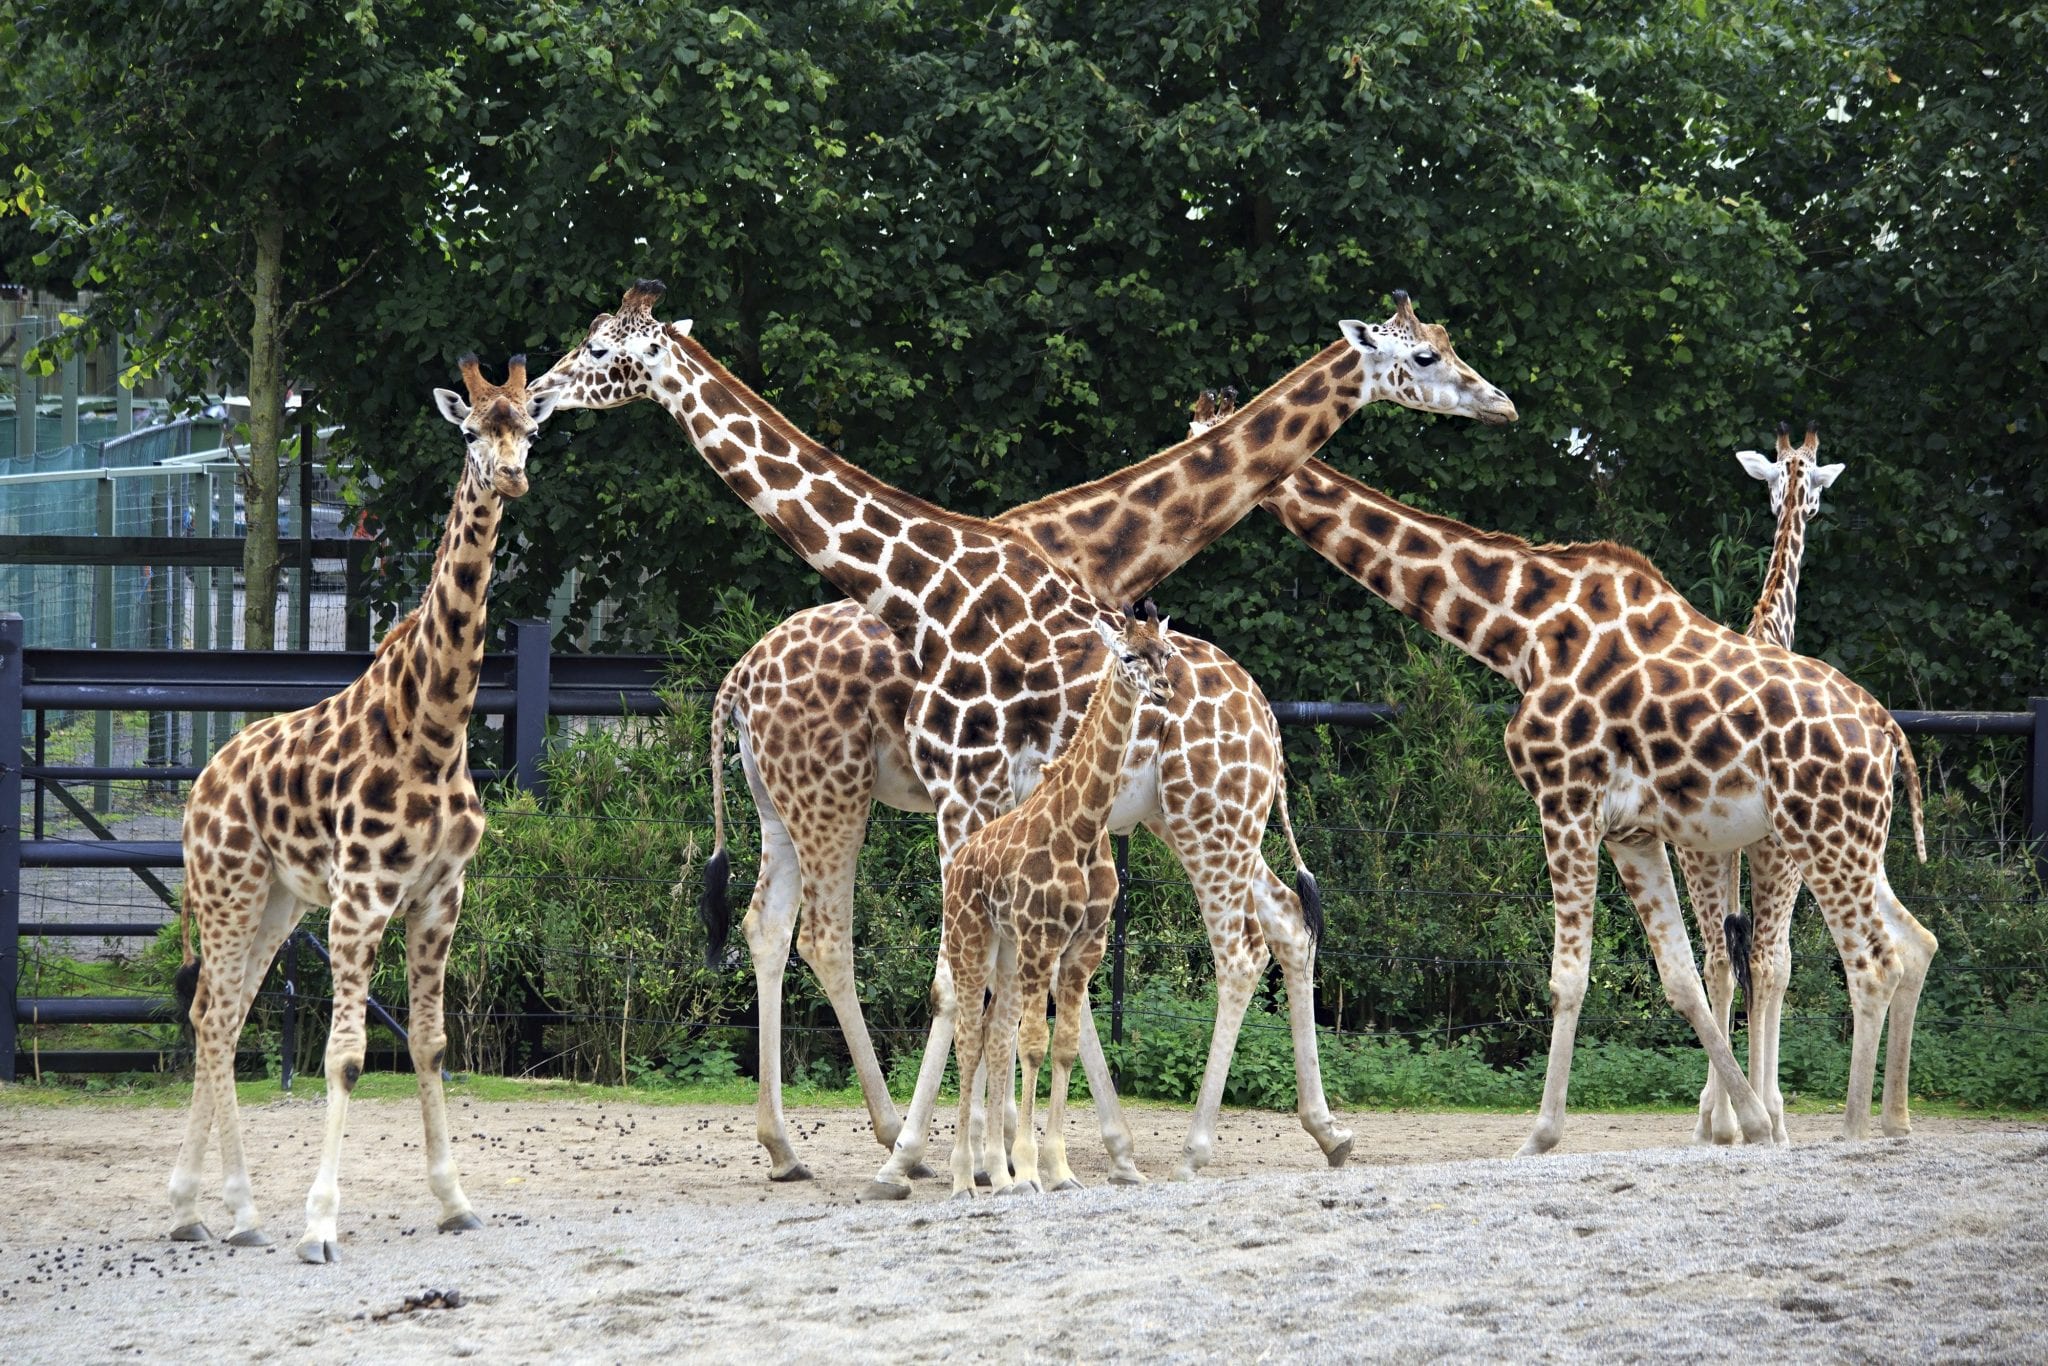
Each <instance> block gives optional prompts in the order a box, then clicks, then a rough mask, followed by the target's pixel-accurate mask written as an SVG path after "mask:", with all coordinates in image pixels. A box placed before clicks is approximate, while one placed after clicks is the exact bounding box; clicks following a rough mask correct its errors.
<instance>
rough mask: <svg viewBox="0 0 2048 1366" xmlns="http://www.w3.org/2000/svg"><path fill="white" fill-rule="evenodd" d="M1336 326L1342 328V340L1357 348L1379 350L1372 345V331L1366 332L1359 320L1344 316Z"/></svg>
mask: <svg viewBox="0 0 2048 1366" xmlns="http://www.w3.org/2000/svg"><path fill="white" fill-rule="evenodd" d="M1337 326H1338V327H1340V328H1342V329H1344V340H1345V341H1348V342H1350V343H1351V344H1352V345H1353V346H1355V347H1357V348H1358V349H1359V350H1361V351H1377V350H1379V347H1377V346H1375V345H1373V340H1372V333H1370V332H1368V331H1367V330H1366V327H1365V324H1364V323H1362V322H1360V321H1359V320H1358V319H1356V318H1346V319H1345V320H1344V321H1342V322H1340V323H1338V324H1337Z"/></svg>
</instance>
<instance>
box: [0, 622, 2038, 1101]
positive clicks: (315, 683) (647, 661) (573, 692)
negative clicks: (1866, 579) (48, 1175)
mask: <svg viewBox="0 0 2048 1366" xmlns="http://www.w3.org/2000/svg"><path fill="white" fill-rule="evenodd" d="M507 635H508V637H509V639H508V642H507V643H508V645H509V649H508V650H507V651H505V652H504V653H497V654H491V655H488V656H486V659H485V663H484V668H483V675H482V679H481V683H480V686H479V689H478V696H477V707H476V710H477V712H478V713H479V714H480V715H483V716H502V717H503V718H504V721H503V737H504V740H503V743H504V749H503V761H502V766H501V767H497V768H487V769H477V770H475V776H476V777H477V779H478V780H479V782H484V781H492V780H498V779H509V780H511V781H513V782H515V783H517V784H518V785H520V786H521V787H524V788H527V789H529V790H532V791H535V792H539V791H540V790H541V789H542V787H543V785H544V777H543V773H542V769H541V757H542V752H543V747H544V745H545V743H546V738H547V721H548V718H549V717H550V716H570V717H579V716H580V717H613V718H615V717H619V716H621V715H652V714H656V713H658V712H660V711H661V710H662V709H663V707H664V705H665V704H664V702H663V701H662V699H661V698H660V696H659V695H658V694H657V689H658V687H659V686H660V685H661V683H662V681H663V678H664V675H665V673H666V671H667V661H666V660H664V659H663V658H661V657H657V656H588V655H560V654H555V653H553V652H552V651H551V649H550V647H549V640H548V627H547V624H546V623H545V622H539V621H520V622H514V623H513V624H512V625H511V626H510V628H509V629H508V631H507ZM369 659H370V655H369V654H368V653H367V652H350V653H318V654H309V653H288V652H208V651H180V652H164V651H113V650H27V649H25V648H24V645H23V636H22V624H21V620H20V618H19V617H13V616H4V615H0V1077H5V1078H6V1079H9V1080H12V1079H13V1078H14V1077H15V1076H16V1075H17V1072H18V1070H26V1069H27V1068H28V1067H29V1066H31V1065H34V1066H35V1067H37V1069H38V1070H40V1071H53V1072H61V1071H108V1070H129V1069H138V1068H139V1069H148V1068H150V1067H152V1066H155V1065H158V1064H159V1063H160V1062H161V1055H160V1054H156V1053H150V1052H142V1051H137V1050H68V1051H41V1052H40V1053H39V1054H38V1056H37V1057H35V1058H34V1059H33V1060H31V1059H30V1058H29V1057H28V1056H27V1055H25V1054H23V1053H21V1052H19V1050H18V1048H17V1032H18V1028H19V1026H20V1025H22V1024H36V1023H40V1024H125V1025H144V1024H154V1023H162V1022H165V1021H168V1020H169V1019H171V1017H172V1007H171V1004H170V1002H168V1001H167V1000H164V999H161V998H155V997H133V996H130V997H110V996H104V995H100V996H93V995H69V996H25V995H23V994H21V991H20V968H21V963H22V954H21V940H22V938H23V937H25V936H26V937H34V936H39V935H42V936H63V937H66V938H79V937H84V938H90V937H100V936H124V935H125V936H153V935H155V934H156V933H157V932H158V930H159V929H160V926H161V923H162V917H161V916H157V917H152V918H149V919H144V920H134V921H115V920H109V921H88V920H64V921H42V920H30V921H26V922H24V920H23V917H22V905H23V900H22V871H23V870H24V869H58V870H64V869H73V870H90V869H125V870H129V871H130V872H132V874H133V875H134V876H135V877H136V878H138V879H141V880H142V881H143V882H144V883H145V884H146V885H148V886H149V887H150V889H151V891H152V893H153V894H154V895H155V896H156V897H158V898H160V899H161V900H162V902H163V904H164V906H165V907H169V906H171V905H172V904H173V900H174V898H173V895H172V893H171V891H170V889H169V888H168V887H167V886H166V885H165V884H164V883H163V882H162V881H161V880H160V879H158V878H157V877H156V873H155V871H154V870H158V869H169V868H178V867H180V866H181V864H182V857H181V852H180V849H179V846H178V842H177V841H176V840H173V839H157V840H137V839H118V838H114V837H113V834H112V831H111V830H110V829H109V828H108V827H106V826H105V825H103V824H102V823H100V822H98V821H97V820H96V819H95V818H94V816H93V814H92V812H91V811H90V810H89V809H88V808H87V807H86V806H85V805H83V804H81V803H80V802H78V800H77V799H76V798H75V797H73V796H71V795H70V793H69V790H68V788H67V787H66V785H67V784H74V783H104V782H109V781H120V780H128V781H133V780H137V779H147V780H156V781H163V782H177V781H181V780H189V779H191V778H194V777H197V776H198V772H199V770H198V769H197V768H196V767H177V766H172V765H164V764H156V765H146V766H143V767H132V766H130V767H122V766H115V765H82V764H65V763H52V762H49V761H48V756H47V755H46V754H45V753H44V752H43V741H44V737H45V736H46V734H47V730H46V727H45V725H44V724H43V721H44V718H45V717H46V716H48V715H49V714H52V713H63V712H82V711H107V710H127V711H147V712H158V711H193V712H213V713H226V712H235V711H266V712H269V711H287V710H292V709H295V708H299V707H303V706H307V705H310V704H311V703H313V702H316V701H318V700H320V699H321V698H324V697H326V696H329V695H331V694H332V693H334V692H336V691H337V690H339V689H340V688H342V687H344V686H346V685H347V684H348V683H350V682H352V681H353V680H354V679H355V678H356V677H357V676H358V675H359V674H360V673H361V672H362V670H363V669H364V668H365V667H366V666H367V664H368V662H369ZM1274 711H1275V714H1276V715H1277V717H1278V719H1279V720H1280V722H1281V723H1282V724H1283V725H1332V726H1343V727H1373V726H1379V725H1384V724H1386V723H1388V722H1389V721H1391V720H1392V719H1393V718H1394V717H1395V716H1396V715H1397V712H1396V709H1395V708H1393V707H1391V706H1389V705H1386V704H1381V703H1358V702H1279V703H1275V704H1274ZM1895 715H1897V717H1898V719H1899V721H1900V723H1901V725H1902V727H1903V728H1904V729H1905V730H1906V731H1907V732H1908V733H1909V734H1913V735H1964V736H2003V737H2009V738H2014V739H2022V740H2025V741H2026V742H2027V753H2026V759H2025V764H2026V771H2025V789H2024V790H2025V807H2024V810H2025V822H2026V833H2027V839H2028V847H2029V849H2030V850H2031V856H2032V857H2033V858H2034V860H2035V861H2036V865H2037V867H2039V866H2040V865H2041V864H2042V862H2043V861H2044V860H2048V698H2035V699H2032V701H2031V703H2030V706H2029V709H2028V710H2026V711H2018V712H1925V711H1919V712H1916V711H1902V712H1898V713H1895ZM25 722H33V723H34V724H33V725H29V726H25V725H24V723H25ZM24 734H26V735H27V736H28V737H30V738H28V739H26V740H25V741H23V745H24V748H23V749H20V750H15V749H13V744H14V737H17V736H23V735H24ZM24 783H27V784H30V785H31V787H30V788H29V789H27V791H26V792H25V789H24V786H23V785H24ZM26 795H32V796H33V797H34V800H33V802H25V801H24V797H25V796H26ZM46 795H47V796H49V797H50V798H51V799H52V800H55V801H57V802H58V803H59V804H60V805H61V806H63V807H64V808H65V809H66V810H68V811H69V812H70V813H71V815H72V816H73V817H75V818H77V819H78V820H79V821H81V822H82V823H83V824H84V826H85V828H86V829H87V830H88V831H90V832H91V833H92V834H93V835H95V836H96V838H89V839H79V838H75V837H52V836H50V835H48V834H47V833H46V830H45V828H44V825H45V822H44V810H45V802H44V797H45V796H46ZM24 813H26V814H24ZM24 819H26V820H27V829H26V830H24V828H23V821H24ZM24 835H26V836H27V837H26V838H24ZM1118 853H1119V873H1120V874H1122V875H1124V876H1125V878H1126V885H1128V874H1127V869H1126V866H1125V861H1124V853H1125V850H1124V848H1123V846H1122V844H1121V842H1120V844H1119V850H1118ZM302 945H303V946H304V947H305V948H306V949H307V951H309V952H313V953H324V950H323V949H322V948H321V946H320V944H319V942H318V940H317V938H315V937H314V936H312V935H311V934H310V933H302V934H300V935H295V936H294V937H293V938H292V940H291V941H289V942H288V945H287V947H286V950H285V953H284V957H285V960H286V968H287V971H286V974H285V981H284V985H283V988H282V996H283V1001H284V1006H285V1009H284V1011H283V1013H282V1021H283V1027H284V1030H285V1033H286V1036H287V1037H285V1038H284V1039H283V1040H282V1041H281V1042H282V1045H283V1051H284V1053H285V1057H286V1063H285V1065H286V1067H287V1068H289V1066H290V1059H291V1056H292V1052H293V1040H292V1039H291V1038H290V1034H291V1031H292V1028H293V1021H294V1019H295V1016H296V1009H295V1006H296V1004H297V998H296V987H295V984H294V974H293V973H292V971H291V967H292V964H293V963H294V961H295V958H296V954H297V953H298V952H299V950H300V948H301V946H302ZM1130 947H1131V942H1130V940H1129V936H1128V916H1127V911H1126V906H1125V903H1124V901H1123V899H1122V898H1120V899H1119V905H1118V914H1117V919H1116V923H1115V927H1114V930H1113V938H1112V943H1111V956H1110V962H1109V964H1108V973H1107V976H1108V979H1109V980H1108V983H1107V986H1108V996H1109V999H1108V1002H1107V1004H1108V1006H1109V1010H1110V1024H1111V1034H1112V1038H1120V1037H1121V1035H1122V1033H1123V1020H1124V1015H1125V1010H1126V995H1127V981H1126V972H1125V963H1126V955H1127V952H1128V950H1129V949H1130ZM1539 966H1540V965H1539ZM528 1005H529V1006H533V1005H534V1003H528ZM512 1014H515V1015H518V1016H519V1017H520V1021H519V1026H518V1027H521V1028H526V1029H533V1028H535V1027H536V1024H537V1022H538V1021H540V1020H542V1019H544V1018H545V1015H546V1012H545V1010H544V1009H541V1008H538V1007H535V1008H533V1009H529V1010H524V1011H515V1012H512ZM379 1022H380V1023H383V1024H384V1025H386V1026H387V1027H388V1028H390V1029H391V1030H392V1031H393V1033H395V1034H398V1035H399V1036H400V1037H401V1038H402V1037H403V1030H402V1027H401V1026H400V1024H399V1023H398V1021H397V1020H396V1019H395V1018H393V1017H392V1016H391V1015H390V1014H388V1013H384V1014H382V1015H381V1016H380V1020H379ZM785 1028H792V1026H785Z"/></svg>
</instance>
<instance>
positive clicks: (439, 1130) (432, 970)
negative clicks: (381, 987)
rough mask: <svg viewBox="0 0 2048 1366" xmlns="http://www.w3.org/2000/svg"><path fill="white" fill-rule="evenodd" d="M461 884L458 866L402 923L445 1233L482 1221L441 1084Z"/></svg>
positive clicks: (431, 1166) (416, 1056)
mask: <svg viewBox="0 0 2048 1366" xmlns="http://www.w3.org/2000/svg"><path fill="white" fill-rule="evenodd" d="M462 887H463V877H462V874H461V873H460V872H458V873H456V874H455V876H454V877H453V878H452V879H450V880H449V882H447V883H446V884H445V885H443V886H442V887H440V888H437V889H436V890H435V891H434V892H433V893H431V894H430V895H428V896H424V897H422V898H420V900H419V902H418V904H416V905H415V906H414V907H413V908H412V910H411V911H410V912H409V913H408V914H407V916H406V925H405V975H406V999H407V1001H408V1002H409V1004H410V1006H411V1020H410V1028H409V1029H408V1030H407V1034H406V1043H407V1051H408V1052H410V1053H411V1055H412V1070H413V1075H414V1076H415V1077H416V1078H417V1079H418V1081H419V1090H420V1124H421V1126H422V1129H423V1131H424V1133H425V1142H424V1144H423V1147H424V1150H425V1155H426V1159H427V1186H428V1188H429V1189H431V1190H432V1191H433V1192H434V1198H435V1199H437V1200H439V1201H440V1202H441V1223H440V1229H441V1232H443V1233H460V1232H465V1231H467V1230H470V1229H479V1228H482V1227H483V1226H484V1224H483V1220H481V1219H479V1218H477V1217H476V1213H475V1211H474V1210H472V1209H471V1208H470V1206H469V1197H468V1196H466V1195H464V1194H463V1193H462V1179H461V1177H460V1176H458V1175H457V1173H456V1170H455V1154H454V1151H453V1149H452V1148H451V1146H450V1143H449V1138H448V1097H447V1093H446V1092H445V1090H444V1089H443V1087H442V1085H441V1064H442V1061H443V1060H444V1058H445V1057H446V1055H447V1052H448V1029H447V1023H446V1011H445V986H446V982H447V977H448V948H449V945H450V944H451V943H453V942H454V939H455V925H456V922H457V920H458V919H460V917H461V915H462Z"/></svg>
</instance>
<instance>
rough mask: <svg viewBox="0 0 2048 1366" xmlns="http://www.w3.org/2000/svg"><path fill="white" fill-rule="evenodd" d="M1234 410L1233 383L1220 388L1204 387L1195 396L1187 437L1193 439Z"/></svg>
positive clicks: (1234, 393)
mask: <svg viewBox="0 0 2048 1366" xmlns="http://www.w3.org/2000/svg"><path fill="white" fill-rule="evenodd" d="M1236 411H1237V386H1236V385H1235V384H1232V385H1230V386H1228V387H1226V388H1222V389H1204V390H1203V391H1202V392H1201V393H1199V394H1197V395H1196V396H1195V406H1194V408H1193V409H1192V410H1191V415H1190V416H1189V418H1188V439H1189V440H1190V441H1192V440H1194V439H1195V438H1196V437H1198V436H1200V435H1201V434H1202V433H1203V432H1206V431H1208V430H1209V429H1210V428H1211V427H1213V426H1215V425H1216V424H1217V423H1219V422H1221V421H1223V419H1224V418H1226V417H1229V416H1230V415H1231V414H1232V413H1234V412H1236Z"/></svg>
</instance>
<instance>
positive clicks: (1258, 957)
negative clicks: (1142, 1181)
mask: <svg viewBox="0 0 2048 1366" xmlns="http://www.w3.org/2000/svg"><path fill="white" fill-rule="evenodd" d="M1210 949H1211V951H1212V952H1213V953H1214V955H1215V958H1216V1026H1215V1028H1214V1029H1212V1030H1211V1031H1210V1033H1209V1057H1208V1061H1207V1062H1206V1063H1205V1064H1204V1065H1203V1068H1202V1090H1201V1093H1200V1094H1199V1095H1198V1096H1197V1097H1196V1099H1195V1119H1194V1123H1192V1124H1191V1125H1189V1126H1188V1138H1187V1143H1186V1144H1185V1145H1184V1146H1183V1147H1182V1148H1181V1154H1180V1163H1179V1164H1178V1165H1177V1166H1175V1167H1174V1169H1173V1179H1174V1180H1176V1181H1191V1180H1193V1179H1194V1176H1195V1173H1196V1172H1198V1171H1200V1170H1201V1169H1202V1168H1203V1167H1205V1166H1207V1165H1208V1163H1209V1156H1210V1153H1211V1151H1212V1149H1213V1148H1214V1145H1215V1142H1216V1120H1217V1115H1218V1113H1219V1112H1220V1111H1221V1110H1222V1108H1223V1087H1224V1084H1225V1083H1226V1082H1228V1081H1229V1079H1230V1058H1231V1055H1232V1054H1233V1053H1235V1052H1236V1051H1237V1033H1238V1030H1239V1028H1240V1027H1242V1026H1243V1024H1244V1012H1245V1008H1246V1007H1247V1006H1249V1005H1250V1004H1251V999H1252V991H1253V990H1254V989H1255V988H1256V987H1257V986H1258V984H1259V974H1260V973H1261V972H1263V971H1264V970H1265V967H1266V961H1267V960H1266V945H1265V941H1264V940H1263V939H1260V940H1259V941H1258V942H1256V943H1253V942H1249V941H1247V940H1244V939H1239V940H1237V941H1236V942H1234V943H1230V944H1219V943H1217V942H1216V941H1215V940H1214V939H1213V938H1212V939H1211V941H1210Z"/></svg>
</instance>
